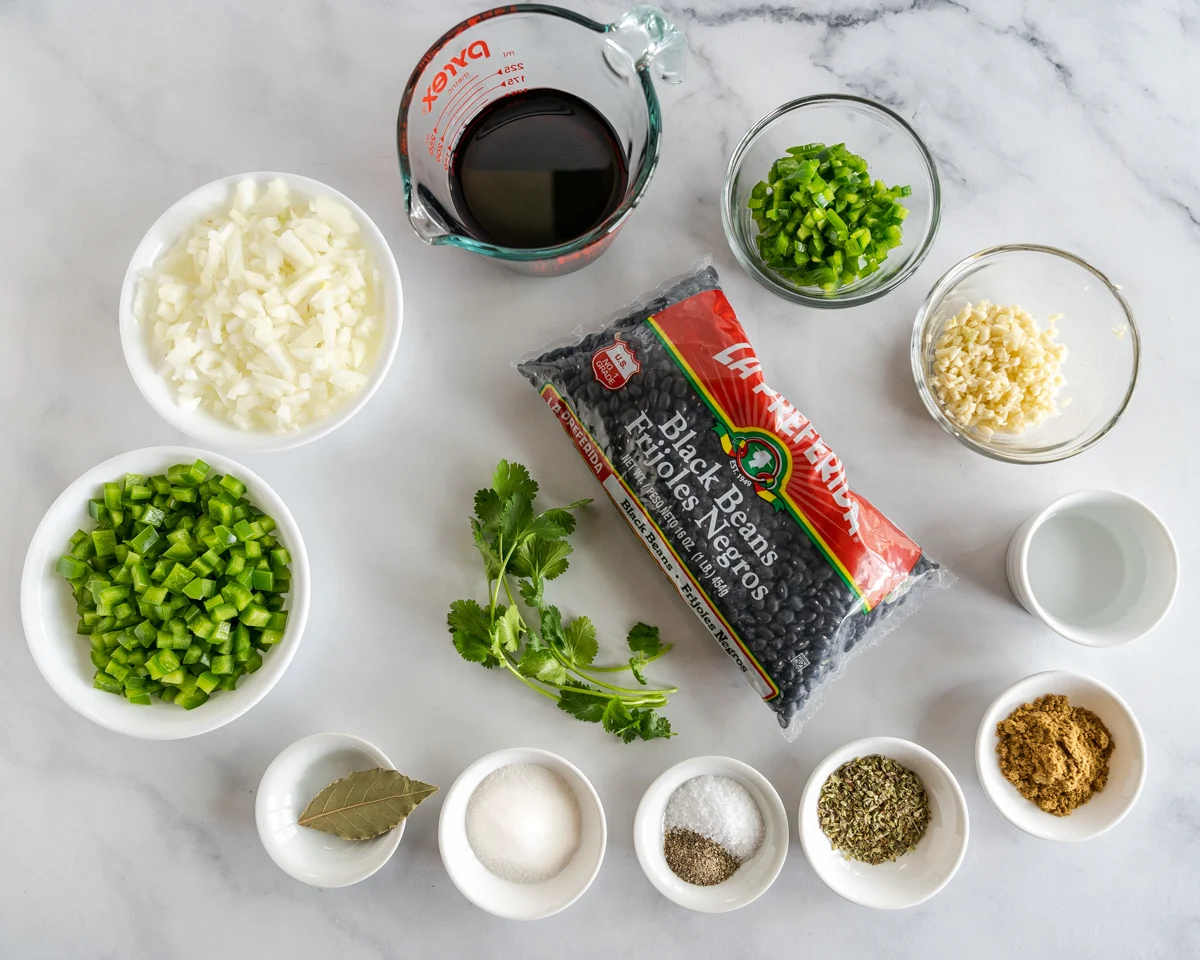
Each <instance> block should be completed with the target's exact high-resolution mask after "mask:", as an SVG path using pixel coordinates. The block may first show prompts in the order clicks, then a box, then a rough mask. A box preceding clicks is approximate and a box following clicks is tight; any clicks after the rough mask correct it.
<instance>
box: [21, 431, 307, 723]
mask: <svg viewBox="0 0 1200 960" xmlns="http://www.w3.org/2000/svg"><path fill="white" fill-rule="evenodd" d="M173 457H178V458H179V459H178V460H177V461H171V458H173ZM130 458H145V459H151V458H157V459H161V460H162V461H163V462H164V463H166V462H185V461H187V460H189V459H190V460H195V459H197V458H199V459H201V460H204V461H205V462H206V463H207V464H209V466H211V467H212V468H213V469H216V470H220V471H221V472H222V473H229V472H233V473H236V474H237V475H238V476H239V478H241V479H243V480H244V481H246V485H247V486H248V487H251V486H252V487H257V488H260V489H262V490H263V491H265V492H267V493H268V494H269V495H270V496H271V497H273V498H274V500H275V501H276V504H277V506H276V507H275V508H273V509H272V513H271V515H272V517H274V519H275V521H276V523H277V524H278V525H279V527H280V528H281V529H284V530H286V531H287V535H288V540H289V543H288V552H289V553H291V555H292V565H293V574H294V575H293V577H292V579H293V581H294V582H298V583H299V584H301V586H302V588H301V589H299V590H295V591H294V592H295V593H296V594H298V595H299V603H298V604H297V605H296V606H294V607H292V606H289V607H288V611H289V615H288V622H287V627H286V628H285V633H284V641H285V642H281V643H280V644H279V648H280V649H276V650H273V651H272V652H271V654H270V656H269V657H264V658H263V666H262V668H261V669H263V670H266V669H267V668H268V666H270V668H271V673H270V674H269V682H267V683H265V684H264V685H263V686H262V687H261V688H260V689H258V690H256V691H255V692H253V693H245V692H244V690H243V695H242V697H241V698H240V699H238V698H237V694H238V690H230V691H227V693H228V694H229V699H230V700H235V699H236V700H237V701H238V702H237V707H236V708H235V709H232V710H231V711H230V712H229V714H228V715H227V716H223V717H222V718H221V719H216V720H210V719H206V717H205V714H204V712H203V711H204V707H205V706H207V704H202V705H201V706H200V707H198V708H197V709H196V710H193V711H190V712H189V719H190V718H192V717H194V718H196V719H195V720H194V721H192V722H190V723H189V724H187V725H186V726H172V727H169V728H156V727H153V726H151V727H148V728H147V727H143V726H142V725H141V721H140V720H138V721H136V722H133V723H131V724H128V725H122V724H119V723H113V722H111V721H110V720H109V719H107V717H105V716H104V715H102V714H98V713H97V712H96V711H94V710H91V709H90V708H89V707H88V705H87V703H86V702H83V701H80V700H78V699H76V698H75V697H74V696H73V695H72V694H71V693H70V691H69V689H68V688H66V687H65V686H64V685H63V684H62V683H61V682H60V680H59V677H58V675H57V674H56V673H55V672H54V670H52V669H50V665H49V664H48V663H47V662H46V660H45V659H44V657H43V656H42V654H41V652H40V645H41V644H42V643H49V642H52V641H51V640H50V638H49V636H48V634H46V632H45V631H44V630H43V629H42V624H41V622H40V621H39V620H37V619H36V618H34V616H33V612H32V611H33V607H34V595H35V593H37V592H38V591H39V590H40V588H41V585H42V583H43V580H44V577H45V574H46V571H45V570H42V569H40V568H39V567H38V564H37V558H36V556H35V548H36V547H37V546H38V544H39V542H40V541H41V540H42V539H44V537H46V536H48V535H49V534H48V532H46V531H47V528H48V524H49V522H50V518H51V516H52V515H53V514H55V513H57V512H58V509H59V507H60V505H61V504H64V503H65V502H66V501H67V500H68V499H70V500H72V501H73V502H74V501H76V500H77V501H78V502H79V503H80V504H81V505H82V504H84V503H86V502H87V499H88V496H87V495H82V490H83V488H84V486H85V483H84V481H85V480H86V481H87V484H89V485H90V484H91V483H92V481H90V480H88V478H89V477H90V476H92V475H95V474H101V473H103V472H105V471H109V472H110V473H111V472H113V471H117V467H116V466H115V465H116V464H119V463H123V462H125V461H126V460H128V459H130ZM218 464H228V465H229V466H228V467H223V466H219V465H218ZM119 472H122V473H123V472H125V471H124V470H120V471H119ZM311 593H312V574H311V571H310V569H309V563H308V551H307V549H306V548H305V546H304V538H303V535H302V534H301V533H300V527H299V525H298V524H297V523H296V520H295V518H294V517H293V516H292V513H291V511H290V510H289V509H288V507H287V504H286V503H284V501H283V498H282V497H280V496H279V494H278V493H276V492H275V489H274V488H273V487H272V486H271V485H270V484H268V483H267V482H266V481H265V480H263V478H262V477H260V476H259V475H258V474H257V473H255V472H254V471H253V470H251V469H249V468H248V467H246V466H243V465H242V464H240V463H238V462H237V461H236V460H234V459H233V458H232V457H228V456H225V455H224V454H220V453H216V452H212V451H208V450H202V449H200V448H198V447H187V446H183V445H179V444H171V445H166V446H156V447H139V448H137V449H135V450H129V451H126V452H125V453H119V454H117V455H116V456H114V457H109V458H108V459H107V460H104V461H101V462H100V463H98V464H96V465H95V466H94V467H91V468H89V469H87V470H85V471H84V472H83V473H82V474H80V475H79V476H78V477H76V478H75V479H74V480H73V481H71V483H70V484H68V485H67V487H66V489H65V490H63V492H62V493H60V494H59V495H58V496H57V497H55V499H54V502H53V503H52V504H51V505H50V506H49V507H48V508H47V509H46V512H45V514H44V515H43V516H42V519H41V520H40V521H39V522H38V525H37V529H36V530H35V531H34V534H33V537H32V538H31V539H30V541H29V547H28V549H27V550H26V553H25V563H24V566H23V567H22V570H21V623H22V627H23V628H24V632H25V642H26V644H27V645H28V647H29V652H30V654H31V655H32V656H33V662H34V664H35V665H36V666H37V668H38V672H39V673H40V674H41V675H42V676H43V677H44V678H45V680H46V682H47V683H48V684H49V685H50V688H51V689H52V690H53V691H54V692H55V693H56V694H57V695H58V697H59V699H60V700H62V701H63V703H65V704H66V705H67V706H69V707H70V708H71V709H72V710H74V711H75V712H76V713H78V714H80V715H81V716H84V717H87V719H89V720H91V721H92V722H93V723H96V724H99V725H100V726H102V727H104V728H105V729H108V730H112V731H113V732H114V733H123V734H126V735H128V736H132V737H138V738H140V739H143V740H183V739H186V738H187V737H195V736H199V735H200V734H202V733H209V732H211V731H213V730H217V729H219V728H221V727H223V726H225V725H226V724H228V723H232V722H233V721H234V720H236V719H238V718H239V717H241V716H243V715H244V714H245V713H247V712H248V711H249V710H250V709H251V707H253V706H254V705H255V704H257V703H258V702H259V701H260V700H262V699H263V697H265V696H266V695H267V694H268V693H270V691H271V690H272V689H273V688H274V686H275V684H277V683H278V682H279V680H280V678H281V677H282V676H283V674H284V672H285V671H286V670H287V668H288V665H289V664H290V663H291V662H292V658H293V657H295V655H296V650H297V649H298V648H299V646H300V641H301V640H303V639H304V628H305V626H306V624H307V622H308V609H309V601H310V597H311ZM290 596H291V594H289V597H290ZM292 631H295V635H294V638H291V637H289V636H288V634H289V633H291V632H292ZM76 639H79V640H80V641H81V642H82V640H83V638H82V637H79V638H76ZM110 696H111V694H110ZM130 709H131V710H136V709H138V708H135V707H132V706H131V707H130ZM149 715H150V713H149V711H146V712H145V713H136V712H135V713H131V714H130V716H131V717H143V718H144V717H147V716H149ZM208 716H210V717H215V716H216V715H215V714H209V715H208Z"/></svg>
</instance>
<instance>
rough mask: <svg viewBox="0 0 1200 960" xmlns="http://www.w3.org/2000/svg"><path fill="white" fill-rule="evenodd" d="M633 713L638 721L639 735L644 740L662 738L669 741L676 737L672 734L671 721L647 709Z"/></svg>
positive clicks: (643, 708)
mask: <svg viewBox="0 0 1200 960" xmlns="http://www.w3.org/2000/svg"><path fill="white" fill-rule="evenodd" d="M633 712H634V715H635V716H636V717H637V719H638V733H639V735H640V736H641V738H642V739H643V740H658V739H660V738H661V739H663V740H667V739H670V738H671V737H673V736H675V734H674V733H672V732H671V721H670V720H668V719H667V718H666V717H660V716H659V715H658V714H657V713H655V712H654V711H653V710H651V709H649V708H647V707H642V708H641V709H638V710H634V711H633ZM626 742H628V741H626Z"/></svg>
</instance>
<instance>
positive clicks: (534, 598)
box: [517, 577, 546, 610]
mask: <svg viewBox="0 0 1200 960" xmlns="http://www.w3.org/2000/svg"><path fill="white" fill-rule="evenodd" d="M545 589H546V584H545V583H544V582H543V581H542V579H541V577H537V578H535V579H533V580H522V581H521V582H520V583H518V584H517V590H518V592H519V593H520V594H521V599H522V600H524V601H525V603H526V604H528V605H529V606H531V607H533V608H534V609H535V610H536V609H537V608H538V607H540V606H541V605H542V597H543V595H544V593H545Z"/></svg>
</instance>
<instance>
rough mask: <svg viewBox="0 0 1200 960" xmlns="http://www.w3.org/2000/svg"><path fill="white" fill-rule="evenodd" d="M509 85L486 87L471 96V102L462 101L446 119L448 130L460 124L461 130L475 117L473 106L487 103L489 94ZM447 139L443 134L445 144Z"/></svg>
mask: <svg viewBox="0 0 1200 960" xmlns="http://www.w3.org/2000/svg"><path fill="white" fill-rule="evenodd" d="M499 73H500V71H499V70H497V71H496V72H495V73H491V74H488V76H489V77H494V76H497V75H498V74H499ZM507 85H508V81H507V80H501V81H500V82H499V83H497V84H496V85H495V86H491V87H485V88H484V89H482V90H478V91H476V92H475V93H474V94H473V95H472V96H471V98H470V99H469V100H464V101H462V102H461V103H460V104H459V105H458V106H457V107H455V108H454V109H453V110H452V111H451V112H450V116H449V117H448V118H447V119H446V127H447V129H449V128H451V127H453V126H454V124H455V123H458V124H459V127H460V128H461V127H462V126H463V125H465V123H466V121H467V120H469V119H470V118H471V117H472V116H473V115H474V114H473V113H472V112H471V109H470V108H471V107H472V106H474V105H475V104H477V103H486V102H487V95H488V94H489V93H491V92H492V91H493V90H500V89H501V88H503V87H505V86H507ZM460 121H461V122H460ZM446 139H447V137H446V134H445V133H443V134H442V141H443V142H445V140H446ZM450 142H451V143H453V142H454V139H453V137H451V138H450Z"/></svg>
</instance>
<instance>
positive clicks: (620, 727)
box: [601, 697, 642, 743]
mask: <svg viewBox="0 0 1200 960" xmlns="http://www.w3.org/2000/svg"><path fill="white" fill-rule="evenodd" d="M635 713H636V711H631V710H630V709H629V707H627V706H626V705H625V701H624V700H622V699H621V698H620V697H613V698H612V699H611V700H609V701H608V703H606V704H605V705H604V713H603V714H602V715H601V722H602V723H603V724H604V729H605V730H607V731H608V732H609V733H611V734H615V735H616V736H618V737H620V738H621V740H622V741H623V742H624V743H633V741H634V740H636V739H637V738H638V737H640V736H641V734H642V722H641V718H640V717H638V716H635Z"/></svg>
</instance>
